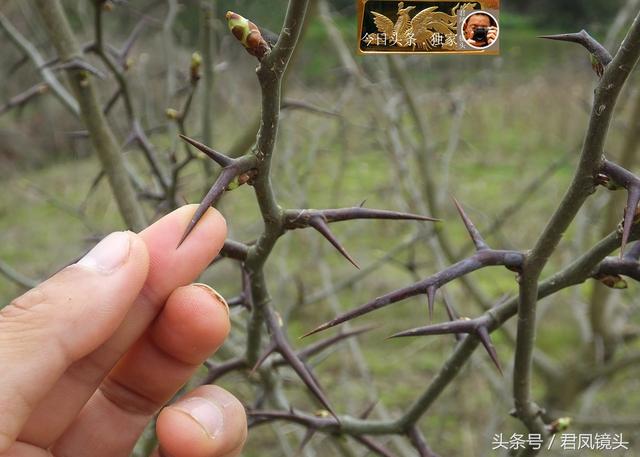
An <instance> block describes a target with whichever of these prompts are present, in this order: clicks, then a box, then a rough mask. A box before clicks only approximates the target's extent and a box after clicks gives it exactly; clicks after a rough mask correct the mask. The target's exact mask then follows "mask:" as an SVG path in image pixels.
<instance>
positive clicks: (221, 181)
mask: <svg viewBox="0 0 640 457" xmlns="http://www.w3.org/2000/svg"><path fill="white" fill-rule="evenodd" d="M237 174H238V171H237V170H236V169H234V168H224V169H223V170H222V173H220V175H219V176H218V179H216V182H215V183H214V184H213V186H212V187H211V189H210V190H209V192H207V195H205V197H204V198H203V199H202V203H200V206H198V208H197V209H196V212H195V213H194V215H193V217H192V218H191V221H190V222H189V225H188V226H187V228H186V229H185V231H184V234H183V235H182V238H180V242H179V243H178V246H177V247H176V249H178V248H179V247H180V246H181V245H182V243H184V241H185V240H186V239H187V237H188V236H189V234H190V233H191V232H192V231H193V229H194V228H195V227H196V225H197V224H198V222H199V221H200V219H202V216H204V215H205V213H206V212H207V210H208V209H209V207H210V206H212V205H215V204H216V202H217V201H218V200H219V199H220V197H221V196H222V194H224V191H225V190H226V189H227V186H228V185H229V183H231V181H233V179H234V178H235V177H236V176H237Z"/></svg>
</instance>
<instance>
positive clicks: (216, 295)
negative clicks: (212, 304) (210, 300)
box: [194, 282, 229, 314]
mask: <svg viewBox="0 0 640 457" xmlns="http://www.w3.org/2000/svg"><path fill="white" fill-rule="evenodd" d="M194 286H196V287H200V288H201V289H204V290H206V291H207V292H209V293H210V294H211V295H213V297H214V298H216V299H217V300H219V301H221V302H222V304H223V305H224V307H225V309H226V310H227V314H229V304H228V303H227V300H225V299H224V297H223V296H222V295H220V294H219V293H218V291H217V290H215V289H214V288H213V287H211V286H210V285H208V284H203V283H201V282H198V283H196V284H194Z"/></svg>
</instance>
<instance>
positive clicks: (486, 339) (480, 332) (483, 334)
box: [476, 326, 504, 376]
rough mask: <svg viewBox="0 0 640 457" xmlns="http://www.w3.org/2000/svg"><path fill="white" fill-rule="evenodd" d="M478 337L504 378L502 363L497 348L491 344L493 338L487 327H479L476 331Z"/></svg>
mask: <svg viewBox="0 0 640 457" xmlns="http://www.w3.org/2000/svg"><path fill="white" fill-rule="evenodd" d="M476 335H477V336H478V339H479V340H480V342H481V343H482V345H483V346H484V348H485V349H486V350H487V352H488V353H489V357H491V360H492V361H493V363H494V365H495V366H496V368H497V369H498V371H499V372H500V374H501V375H503V376H504V373H503V372H502V367H501V366H500V361H499V360H498V353H497V352H496V348H495V346H494V345H493V343H492V342H491V336H490V335H489V331H488V330H487V327H485V326H480V327H478V328H477V329H476Z"/></svg>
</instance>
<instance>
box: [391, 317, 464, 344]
mask: <svg viewBox="0 0 640 457" xmlns="http://www.w3.org/2000/svg"><path fill="white" fill-rule="evenodd" d="M474 326H475V324H474V323H473V321H470V320H467V319H459V320H457V321H454V322H443V323H440V324H434V325H427V326H424V327H416V328H412V329H409V330H405V331H402V332H398V333H394V334H393V335H391V336H390V337H389V339H390V338H402V337H407V336H424V335H449V334H452V333H472V332H473V331H474Z"/></svg>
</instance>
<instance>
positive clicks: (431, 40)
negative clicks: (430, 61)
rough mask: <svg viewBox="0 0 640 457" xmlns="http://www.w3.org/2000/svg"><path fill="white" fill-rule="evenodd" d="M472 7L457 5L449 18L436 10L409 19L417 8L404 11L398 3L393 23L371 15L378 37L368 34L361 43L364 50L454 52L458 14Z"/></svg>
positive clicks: (386, 18) (426, 11) (375, 34)
mask: <svg viewBox="0 0 640 457" xmlns="http://www.w3.org/2000/svg"><path fill="white" fill-rule="evenodd" d="M474 5H475V3H464V4H462V6H461V4H460V3H458V4H457V5H456V6H455V7H453V9H452V10H451V13H452V14H447V13H444V12H441V11H436V10H437V9H438V7H437V6H431V7H429V8H425V9H423V10H422V11H420V12H419V13H417V14H416V15H415V16H414V17H413V18H411V16H410V13H411V11H413V10H414V9H415V8H416V7H415V6H408V7H406V8H405V6H404V2H399V3H398V13H397V19H396V22H395V23H394V22H393V21H392V20H391V19H389V18H388V17H387V16H385V15H384V14H381V13H378V12H376V11H371V14H372V15H373V16H374V22H375V25H376V27H377V29H378V32H379V33H369V34H367V35H365V36H364V38H363V41H364V42H365V44H366V45H367V46H371V45H377V46H392V47H393V46H397V47H400V48H412V49H413V50H415V49H420V50H432V49H442V50H454V49H456V47H457V43H456V38H457V28H458V14H459V13H462V12H465V11H471V10H473V9H474Z"/></svg>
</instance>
